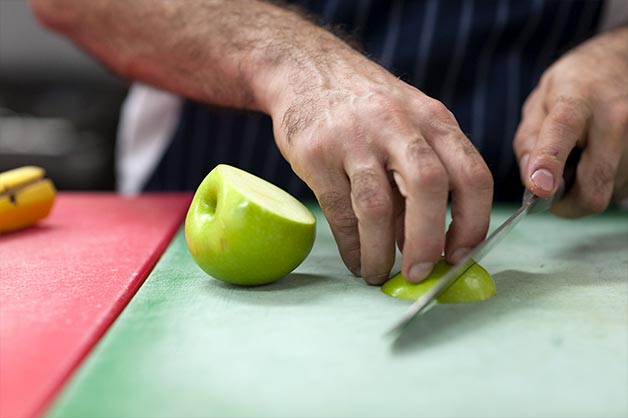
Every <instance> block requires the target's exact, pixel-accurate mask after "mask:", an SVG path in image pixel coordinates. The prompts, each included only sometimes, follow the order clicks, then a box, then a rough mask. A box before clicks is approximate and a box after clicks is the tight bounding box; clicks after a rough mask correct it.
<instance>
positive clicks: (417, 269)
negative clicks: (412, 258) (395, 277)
mask: <svg viewBox="0 0 628 418" xmlns="http://www.w3.org/2000/svg"><path fill="white" fill-rule="evenodd" d="M433 269H434V264H433V263H428V262H424V263H416V264H415V265H413V266H412V267H411V268H410V275H409V277H408V281H410V282H414V283H417V282H420V281H421V280H423V279H425V278H426V277H427V275H428V274H430V273H431V272H432V270H433Z"/></svg>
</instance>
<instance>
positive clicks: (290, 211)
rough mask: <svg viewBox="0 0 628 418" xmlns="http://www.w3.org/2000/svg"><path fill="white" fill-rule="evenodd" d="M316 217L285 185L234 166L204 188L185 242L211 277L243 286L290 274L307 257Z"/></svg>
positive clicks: (218, 171)
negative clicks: (284, 187)
mask: <svg viewBox="0 0 628 418" xmlns="http://www.w3.org/2000/svg"><path fill="white" fill-rule="evenodd" d="M315 237H316V218H315V217H314V215H313V214H312V212H310V210H309V209H308V208H307V207H305V206H304V205H303V204H302V203H301V202H299V201H298V200H297V199H295V198H294V197H293V196H291V195H290V194H288V193H287V192H286V191H284V190H282V189H280V188H279V187H277V186H275V185H273V184H271V183H269V182H267V181H265V180H263V179H261V178H259V177H256V176H254V175H253V174H250V173H247V172H246V171H243V170H240V169H238V168H235V167H231V166H228V165H224V164H221V165H218V166H216V167H215V168H214V169H213V170H212V171H211V172H210V173H209V174H208V175H207V177H205V179H204V180H203V182H202V183H201V184H200V186H199V187H198V189H197V191H196V193H195V195H194V198H193V199H192V203H191V204H190V208H189V210H188V214H187V217H186V220H185V240H186V242H187V246H188V249H189V250H190V253H191V254H192V257H193V258H194V260H195V261H196V263H197V264H198V265H199V266H200V267H201V268H202V269H203V270H204V271H205V272H206V273H207V274H209V275H211V276H213V277H214V278H216V279H219V280H222V281H224V282H228V283H233V284H239V285H261V284H265V283H271V282H274V281H275V280H278V279H280V278H281V277H284V276H286V275H287V274H288V273H290V272H291V271H292V270H294V269H295V268H296V267H297V266H298V265H299V264H301V262H302V261H303V260H304V259H305V257H307V255H308V254H309V253H310V250H311V249H312V246H313V245H314V238H315Z"/></svg>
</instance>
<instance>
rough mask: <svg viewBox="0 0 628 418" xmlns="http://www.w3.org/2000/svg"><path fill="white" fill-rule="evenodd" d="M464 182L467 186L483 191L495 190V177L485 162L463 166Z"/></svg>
mask: <svg viewBox="0 0 628 418" xmlns="http://www.w3.org/2000/svg"><path fill="white" fill-rule="evenodd" d="M461 175H462V181H463V182H464V184H465V185H470V186H471V187H473V188H475V189H477V190H481V191H487V190H493V176H492V175H491V172H490V170H489V169H488V167H487V166H486V164H484V162H483V161H471V162H470V163H469V164H466V165H464V166H462V173H461Z"/></svg>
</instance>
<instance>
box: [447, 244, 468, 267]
mask: <svg viewBox="0 0 628 418" xmlns="http://www.w3.org/2000/svg"><path fill="white" fill-rule="evenodd" d="M470 251H471V248H466V247H465V248H458V249H457V250H456V251H454V253H453V254H452V255H451V261H452V262H453V263H457V262H458V261H460V259H461V258H462V257H464V256H465V255H467V254H469V252H470Z"/></svg>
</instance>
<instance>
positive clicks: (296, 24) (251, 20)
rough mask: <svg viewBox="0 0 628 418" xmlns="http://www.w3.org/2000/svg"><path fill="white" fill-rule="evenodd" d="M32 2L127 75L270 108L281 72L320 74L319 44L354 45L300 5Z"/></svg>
mask: <svg viewBox="0 0 628 418" xmlns="http://www.w3.org/2000/svg"><path fill="white" fill-rule="evenodd" d="M31 2H32V6H33V9H34V11H35V13H36V15H37V16H38V17H39V18H40V20H41V21H42V22H43V23H45V24H46V25H47V26H49V27H51V28H53V29H55V30H58V31H60V32H63V33H65V34H66V35H68V36H69V37H70V38H72V39H73V40H74V41H76V42H77V43H79V44H80V45H81V46H82V47H84V48H85V49H87V50H88V51H90V52H91V53H92V54H93V55H95V56H96V57H98V58H99V59H100V60H102V61H103V62H104V63H105V64H106V65H107V66H109V67H110V68H111V69H112V70H113V71H115V72H116V73H118V74H120V75H122V76H123V77H126V78H129V79H134V80H140V81H144V82H147V83H150V84H154V85H157V86H159V87H162V88H165V89H168V90H171V91H174V92H177V93H179V94H182V95H185V96H188V97H191V98H194V99H197V100H200V101H204V102H208V103H213V104H218V105H223V106H231V107H239V108H248V109H253V110H260V111H265V112H268V113H270V107H271V103H274V102H277V100H278V98H277V96H278V95H279V94H282V93H281V90H282V88H283V87H282V88H280V87H279V85H280V84H283V83H282V82H280V80H281V79H282V78H284V80H285V78H294V77H298V78H299V79H300V80H294V79H293V80H292V81H293V82H294V83H295V84H300V81H301V79H302V80H310V81H311V80H312V77H314V78H316V76H315V74H314V73H316V68H315V67H316V64H315V63H314V62H312V59H311V56H317V55H318V56H320V55H321V53H320V52H317V51H315V49H320V48H325V45H331V44H333V48H343V49H349V47H348V46H346V45H345V44H344V43H343V42H342V41H340V40H339V39H338V38H336V37H334V36H333V35H332V34H330V33H329V32H327V31H325V30H324V29H322V28H319V27H317V26H315V25H313V24H311V23H309V22H308V21H307V20H306V19H304V18H303V17H301V16H300V15H298V14H297V13H294V12H292V11H289V10H286V9H283V8H281V7H277V6H274V5H272V4H269V3H265V2H262V1H253V0H229V1H211V0H189V1H168V0H132V1H110V0H90V1H83V0H31ZM308 69H309V70H310V71H307V70H308ZM296 74H300V75H296Z"/></svg>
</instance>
